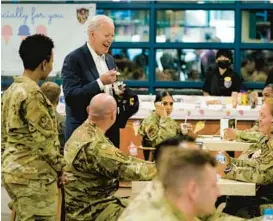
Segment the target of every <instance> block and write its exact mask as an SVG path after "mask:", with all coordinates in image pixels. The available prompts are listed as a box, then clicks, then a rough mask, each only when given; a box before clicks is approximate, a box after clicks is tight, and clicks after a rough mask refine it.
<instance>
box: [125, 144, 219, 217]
mask: <svg viewBox="0 0 273 221" xmlns="http://www.w3.org/2000/svg"><path fill="white" fill-rule="evenodd" d="M215 165H216V162H215V160H214V158H213V157H211V156H210V155H209V153H206V152H204V151H200V150H194V149H185V150H184V149H182V148H166V150H164V151H162V153H161V154H160V157H159V160H158V161H157V164H156V166H157V170H158V177H157V179H158V180H155V181H154V182H153V185H152V188H153V189H151V191H152V192H151V193H150V194H151V195H150V197H149V196H147V199H146V200H144V201H143V202H142V203H137V208H135V206H134V201H133V202H132V206H131V205H130V206H129V208H128V210H127V211H126V214H124V215H123V216H121V218H120V220H121V221H129V220H130V221H133V220H134V221H140V220H149V221H153V220H156V221H158V220H165V221H178V220H180V221H183V220H185V221H186V220H194V219H195V217H197V216H204V215H209V214H211V213H213V212H214V208H215V207H214V203H215V201H216V199H217V197H218V195H219V190H218V187H217V179H216V169H215ZM147 194H149V193H147ZM137 200H138V199H136V200H135V201H137Z"/></svg>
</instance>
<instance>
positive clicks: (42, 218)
mask: <svg viewBox="0 0 273 221" xmlns="http://www.w3.org/2000/svg"><path fill="white" fill-rule="evenodd" d="M5 188H6V190H7V192H8V194H9V195H10V196H11V198H12V201H13V205H12V207H13V209H15V212H16V221H56V214H57V201H58V188H57V184H56V183H55V182H53V183H50V184H47V183H45V182H44V181H41V180H38V181H36V180H35V181H28V182H27V183H24V184H21V183H5Z"/></svg>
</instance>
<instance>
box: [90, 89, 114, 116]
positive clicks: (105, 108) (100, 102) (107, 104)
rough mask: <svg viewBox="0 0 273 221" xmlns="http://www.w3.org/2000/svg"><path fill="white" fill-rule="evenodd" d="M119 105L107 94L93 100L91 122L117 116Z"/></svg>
mask: <svg viewBox="0 0 273 221" xmlns="http://www.w3.org/2000/svg"><path fill="white" fill-rule="evenodd" d="M116 110H117V103H116V101H115V99H114V98H113V97H112V96H110V95H108V94H106V93H101V94H98V95H96V96H95V97H93V98H92V100H91V102H90V105H89V110H88V113H89V117H90V118H91V120H101V119H106V118H107V116H109V117H110V115H114V116H115V115H116Z"/></svg>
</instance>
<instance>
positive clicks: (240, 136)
mask: <svg viewBox="0 0 273 221" xmlns="http://www.w3.org/2000/svg"><path fill="white" fill-rule="evenodd" d="M270 97H271V98H273V84H269V85H267V86H265V87H264V89H263V102H264V100H265V99H267V98H270ZM263 136H264V135H263V134H262V133H261V132H260V129H259V121H256V122H255V125H254V126H253V127H252V128H250V129H248V130H236V129H232V128H227V129H226V130H225V137H226V139H228V140H236V141H239V142H249V143H257V142H259V141H260V140H261V138H262V137H263Z"/></svg>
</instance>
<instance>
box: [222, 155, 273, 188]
mask: <svg viewBox="0 0 273 221" xmlns="http://www.w3.org/2000/svg"><path fill="white" fill-rule="evenodd" d="M230 167H231V171H230V172H228V173H227V174H226V175H225V178H228V179H234V180H240V181H245V182H250V183H257V184H270V183H272V180H273V151H272V150H271V152H268V153H267V154H266V155H263V154H261V156H260V157H259V158H256V159H235V158H231V163H230Z"/></svg>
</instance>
